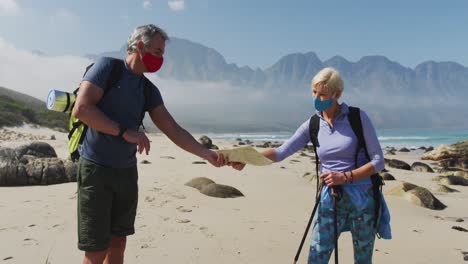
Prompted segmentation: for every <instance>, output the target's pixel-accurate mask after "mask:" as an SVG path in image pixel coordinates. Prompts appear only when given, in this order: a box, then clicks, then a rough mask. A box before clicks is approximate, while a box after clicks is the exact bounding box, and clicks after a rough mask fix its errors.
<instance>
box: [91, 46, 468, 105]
mask: <svg viewBox="0 0 468 264" xmlns="http://www.w3.org/2000/svg"><path fill="white" fill-rule="evenodd" d="M125 54H126V47H125V46H123V47H122V48H121V49H120V50H119V51H114V52H106V53H102V54H99V55H88V57H89V58H95V57H96V56H110V57H118V58H122V57H124V56H125ZM324 67H333V68H335V69H337V70H338V71H339V72H340V73H341V75H342V77H343V79H344V81H345V87H349V88H350V89H358V90H359V91H361V92H363V93H364V92H365V93H367V92H372V91H375V90H377V91H378V92H384V91H385V92H387V93H388V94H394V93H395V92H397V93H404V94H405V95H416V96H417V95H424V94H431V95H432V94H434V95H440V94H443V95H453V96H460V95H467V94H468V89H467V87H468V68H467V67H465V66H463V65H461V64H459V63H456V62H435V61H426V62H422V63H420V64H418V65H417V66H416V67H415V68H414V69H412V68H409V67H405V66H403V65H401V64H399V63H398V62H395V61H392V60H390V59H388V58H386V57H385V56H380V55H376V56H364V57H362V58H361V59H360V60H359V61H356V62H351V61H348V60H346V59H345V58H343V57H341V56H334V57H332V58H330V59H328V60H325V61H322V60H320V59H319V57H318V56H317V54H315V53H314V52H308V53H293V54H288V55H285V56H283V57H281V58H280V59H279V60H278V61H277V62H276V63H275V64H273V65H272V66H270V67H268V68H266V69H260V68H256V69H253V68H251V67H249V66H244V67H239V66H237V65H236V64H235V63H227V62H226V60H225V59H224V57H223V56H222V55H221V54H220V53H219V52H217V51H216V50H214V49H212V48H209V47H206V46H203V45H201V44H198V43H194V42H191V41H189V40H185V39H180V38H171V39H170V41H169V42H168V45H167V48H166V53H165V63H164V67H163V68H162V69H161V71H160V72H158V75H159V76H160V77H161V78H165V79H176V80H180V81H200V82H207V81H208V82H221V81H227V82H229V83H230V84H231V85H233V86H248V87H253V88H265V87H266V88H275V89H281V90H294V89H302V88H304V87H309V85H310V81H311V79H312V78H313V76H314V75H315V74H316V73H317V72H318V71H319V70H320V69H322V68H324Z"/></svg>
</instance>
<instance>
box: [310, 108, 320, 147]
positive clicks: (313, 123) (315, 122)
mask: <svg viewBox="0 0 468 264" xmlns="http://www.w3.org/2000/svg"><path fill="white" fill-rule="evenodd" d="M319 129H320V117H319V116H318V115H316V114H315V115H313V116H312V117H311V118H310V121H309V136H310V142H311V143H312V145H313V146H314V150H315V149H316V148H318V147H320V144H319V142H318V132H319Z"/></svg>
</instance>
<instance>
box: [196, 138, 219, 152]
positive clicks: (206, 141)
mask: <svg viewBox="0 0 468 264" xmlns="http://www.w3.org/2000/svg"><path fill="white" fill-rule="evenodd" d="M198 142H200V144H201V145H202V146H204V147H205V148H207V149H219V148H218V146H216V145H213V141H212V140H211V138H209V137H208V136H201V137H200V138H199V139H198Z"/></svg>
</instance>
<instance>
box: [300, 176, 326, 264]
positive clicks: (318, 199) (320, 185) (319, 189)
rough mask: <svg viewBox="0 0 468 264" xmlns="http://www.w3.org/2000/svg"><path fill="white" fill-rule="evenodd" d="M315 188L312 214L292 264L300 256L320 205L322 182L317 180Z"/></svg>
mask: <svg viewBox="0 0 468 264" xmlns="http://www.w3.org/2000/svg"><path fill="white" fill-rule="evenodd" d="M317 175H318V174H317ZM317 186H318V189H317V193H316V194H315V195H316V196H315V205H314V209H312V214H311V215H310V219H309V222H308V223H307V227H306V229H305V231H304V235H303V236H302V240H301V245H300V246H299V248H298V249H297V253H296V256H295V257H294V264H296V263H297V260H298V259H299V255H300V254H301V250H302V246H304V241H305V239H306V237H307V233H309V229H310V225H311V224H312V220H313V219H314V215H315V213H316V211H317V208H318V204H319V203H320V195H321V193H322V188H323V182H320V183H318V180H317Z"/></svg>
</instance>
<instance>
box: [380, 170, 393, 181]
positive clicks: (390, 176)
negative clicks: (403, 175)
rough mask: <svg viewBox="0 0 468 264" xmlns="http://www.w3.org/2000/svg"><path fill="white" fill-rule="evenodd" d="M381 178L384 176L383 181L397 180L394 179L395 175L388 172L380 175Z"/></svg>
mask: <svg viewBox="0 0 468 264" xmlns="http://www.w3.org/2000/svg"><path fill="white" fill-rule="evenodd" d="M380 176H382V179H383V180H384V181H394V180H395V177H393V175H391V174H390V173H388V172H383V173H381V174H380Z"/></svg>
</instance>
